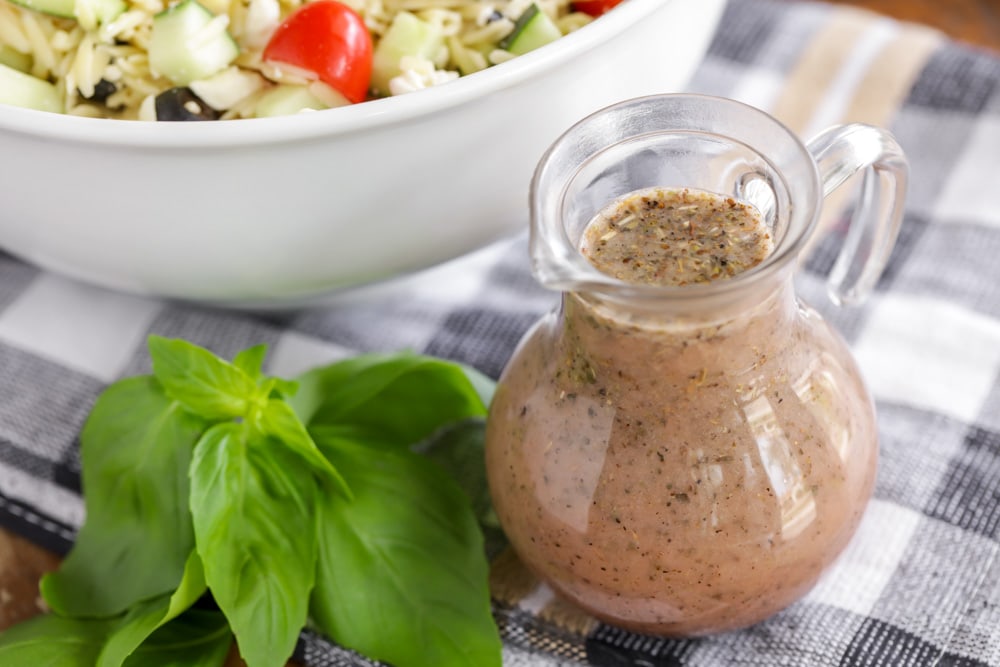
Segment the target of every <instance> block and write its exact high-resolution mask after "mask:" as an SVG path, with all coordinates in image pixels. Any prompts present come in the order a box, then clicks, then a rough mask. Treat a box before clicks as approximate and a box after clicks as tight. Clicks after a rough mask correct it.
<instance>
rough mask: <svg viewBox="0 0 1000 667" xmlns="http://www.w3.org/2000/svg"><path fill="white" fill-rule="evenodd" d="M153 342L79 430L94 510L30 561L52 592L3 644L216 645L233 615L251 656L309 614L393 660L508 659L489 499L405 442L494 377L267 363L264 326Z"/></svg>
mask: <svg viewBox="0 0 1000 667" xmlns="http://www.w3.org/2000/svg"><path fill="white" fill-rule="evenodd" d="M149 349H150V355H151V357H152V361H153V374H152V376H142V377H137V378H130V379H126V380H122V381H120V382H118V383H115V384H114V385H112V386H111V387H109V388H108V389H107V390H106V391H105V392H104V393H103V394H102V395H101V396H100V397H99V398H98V400H97V402H96V404H95V406H94V408H93V410H92V412H91V414H90V416H89V418H88V420H87V423H86V425H85V427H84V429H83V431H82V433H81V437H80V439H81V447H82V461H83V474H82V478H83V489H84V496H85V506H86V510H87V519H86V522H85V524H84V526H83V527H82V529H81V530H80V533H79V535H78V536H77V541H76V544H75V545H74V548H73V550H72V551H71V552H70V554H69V556H68V557H67V558H66V560H65V561H64V562H63V564H62V566H61V567H60V569H59V570H58V571H57V572H55V573H51V574H49V575H47V576H46V577H45V578H44V579H43V581H42V587H41V588H42V593H43V596H44V598H45V600H46V601H47V602H48V604H49V605H50V607H51V608H52V609H53V611H54V612H55V614H54V615H50V616H47V617H41V618H39V619H34V620H32V621H29V622H28V623H25V624H22V625H20V626H16V627H15V628H12V629H11V630H9V631H7V632H5V633H4V634H2V635H0V664H5V665H6V664H11V665H15V664H16V665H22V664H23V665H28V664H60V665H63V664H65V665H67V666H72V665H80V666H81V667H82V666H83V665H86V666H87V667H93V666H94V665H96V666H97V667H122V666H123V665H124V666H125V667H133V665H135V666H138V665H142V666H143V667H161V666H167V665H178V664H185V665H196V666H197V667H216V666H219V665H222V663H223V662H224V660H225V656H226V654H227V652H228V650H229V647H230V644H231V643H232V640H233V636H234V635H235V639H236V642H237V644H238V646H239V649H240V652H241V654H242V657H243V658H244V660H245V661H246V662H247V664H248V665H249V667H282V666H283V665H284V663H285V661H286V660H287V659H288V657H289V656H290V655H291V653H292V651H293V649H294V647H295V644H296V641H297V639H298V636H299V633H300V632H301V630H302V629H303V627H305V626H306V625H307V624H312V625H313V626H314V627H315V628H317V629H318V630H320V631H322V632H324V633H326V634H327V635H329V636H330V637H331V638H332V639H334V640H335V641H338V642H340V643H341V644H343V645H345V646H347V647H350V648H352V649H355V650H357V651H359V652H361V653H363V654H366V655H369V656H371V657H373V658H375V659H378V660H384V661H387V662H390V663H391V664H393V665H395V667H432V666H433V667H450V666H456V667H457V666H460V665H461V666H465V665H477V666H482V667H498V666H499V665H500V641H499V636H498V634H497V629H496V626H495V624H494V622H493V619H492V616H491V614H490V604H489V592H488V589H487V564H486V557H485V553H484V545H483V536H482V532H481V530H480V527H479V525H478V524H477V515H478V516H480V517H483V516H485V515H486V514H488V507H487V508H486V509H485V510H484V506H483V499H482V497H477V498H475V504H476V507H475V511H474V510H473V504H472V500H471V499H470V493H469V492H467V491H463V488H462V487H460V486H459V485H458V484H457V483H456V481H455V480H454V479H453V478H452V477H451V476H449V474H448V473H447V472H446V469H445V468H446V467H447V466H445V467H441V466H439V465H438V464H437V463H435V462H434V461H432V460H431V458H428V457H426V456H423V455H421V454H418V453H415V450H416V449H418V448H420V449H423V450H429V449H434V451H436V452H437V455H438V458H439V459H440V457H441V453H442V452H446V451H448V449H449V448H450V447H451V446H449V448H443V447H436V448H428V446H427V443H428V442H433V441H434V436H439V435H440V434H441V433H442V432H448V431H449V429H454V428H455V427H456V425H462V424H464V423H467V422H468V421H469V420H473V421H475V420H478V421H479V422H480V424H481V421H482V418H483V417H484V416H485V413H486V401H488V395H489V392H490V391H491V390H492V383H491V382H490V381H489V380H488V379H486V378H484V377H482V376H480V375H478V374H476V373H475V372H474V371H470V370H469V369H464V368H462V367H460V366H458V365H456V364H453V363H450V362H445V361H442V360H439V359H433V358H429V357H424V356H421V355H416V354H409V353H404V354H396V355H364V356H360V357H355V358H353V359H348V360H345V361H342V362H339V363H335V364H332V365H329V366H326V367H323V368H319V369H315V370H313V371H310V372H309V373H306V374H305V375H303V376H302V377H300V378H297V379H296V380H295V381H292V380H286V379H281V378H273V377H268V376H266V375H264V373H263V372H262V367H263V362H264V358H265V354H266V347H264V346H256V347H252V348H249V349H248V350H244V351H243V352H240V353H239V354H238V355H236V357H235V358H234V359H233V361H232V362H228V361H225V360H223V359H220V358H219V357H217V356H215V355H214V354H212V353H211V352H209V351H208V350H206V349H204V348H201V347H198V346H196V345H193V344H191V343H189V342H186V341H183V340H176V339H173V340H172V339H165V338H160V337H157V336H151V337H150V339H149ZM467 432H469V433H473V434H475V433H477V432H478V433H481V428H479V429H478V430H476V428H475V427H473V430H471V431H467ZM465 440H469V438H468V436H466V437H465ZM472 440H475V437H473V438H472ZM452 441H453V442H458V441H457V440H454V439H452ZM477 444H478V446H480V447H481V441H479V442H478V443H476V442H470V447H472V448H473V449H475V447H476V445H477ZM457 458H459V459H465V460H463V461H462V462H461V463H460V464H459V467H463V468H468V466H469V462H468V461H469V460H470V459H469V456H468V453H467V452H463V453H460V454H459V455H458V456H457ZM474 459H475V455H474V456H473V460H474ZM479 460H480V461H481V458H480V459H479ZM473 467H475V464H473ZM474 477H475V478H476V479H477V481H478V480H479V479H481V473H480V472H476V474H475V475H474ZM479 491H480V492H481V489H479ZM203 599H204V600H209V602H208V607H207V608H206V607H205V604H203V603H201V602H199V601H203ZM216 609H217V611H216Z"/></svg>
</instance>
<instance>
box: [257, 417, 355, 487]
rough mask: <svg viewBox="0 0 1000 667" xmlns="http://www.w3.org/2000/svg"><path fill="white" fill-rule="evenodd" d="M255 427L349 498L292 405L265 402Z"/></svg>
mask: <svg viewBox="0 0 1000 667" xmlns="http://www.w3.org/2000/svg"><path fill="white" fill-rule="evenodd" d="M259 426H260V429H261V431H262V432H263V433H264V434H265V435H269V436H273V437H275V438H277V439H278V440H281V442H282V443H284V444H285V446H287V447H288V448H290V449H292V450H293V451H295V452H296V453H298V454H299V456H301V457H302V458H303V459H305V460H306V461H307V462H309V464H310V465H311V466H312V467H313V468H314V469H316V471H318V472H320V473H322V476H323V478H324V479H325V480H326V481H328V482H329V483H330V484H332V486H333V488H335V489H337V490H338V491H339V492H341V493H343V494H344V495H345V496H346V497H348V498H350V495H351V491H350V489H349V488H348V486H347V483H346V482H345V481H344V478H343V477H341V476H340V473H339V472H337V469H336V468H334V467H333V465H332V464H331V463H330V462H329V461H328V460H327V459H326V457H325V456H323V454H322V453H320V451H319V449H318V448H317V447H316V443H314V442H313V440H312V436H310V435H309V432H308V431H306V427H305V426H303V425H302V422H301V421H299V417H298V415H296V414H295V411H294V410H293V409H292V406H290V405H289V404H288V403H286V402H285V401H282V400H278V399H273V398H272V399H269V400H268V402H267V405H266V406H265V407H264V409H263V410H262V411H261V413H260V425H259Z"/></svg>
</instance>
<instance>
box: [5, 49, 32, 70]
mask: <svg viewBox="0 0 1000 667" xmlns="http://www.w3.org/2000/svg"><path fill="white" fill-rule="evenodd" d="M0 65H6V66H7V67H12V68H13V69H16V70H17V71H19V72H30V71H31V56H29V55H28V54H27V53H21V52H20V51H15V50H14V49H12V48H10V47H9V46H7V45H5V44H0Z"/></svg>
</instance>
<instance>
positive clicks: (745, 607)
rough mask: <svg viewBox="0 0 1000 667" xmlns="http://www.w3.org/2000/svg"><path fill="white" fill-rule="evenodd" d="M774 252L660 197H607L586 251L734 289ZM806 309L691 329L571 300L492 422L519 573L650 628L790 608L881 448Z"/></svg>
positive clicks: (547, 328)
mask: <svg viewBox="0 0 1000 667" xmlns="http://www.w3.org/2000/svg"><path fill="white" fill-rule="evenodd" d="M773 247H774V244H773V241H772V239H771V232H770V230H769V229H768V227H767V225H766V224H765V223H764V221H763V220H762V218H761V216H760V215H759V214H758V212H757V211H756V209H754V208H753V207H752V206H750V205H748V204H746V203H744V202H739V201H736V200H734V199H732V198H727V197H723V196H719V195H716V194H712V193H708V192H704V191H699V190H691V189H682V190H675V189H665V188H654V189H647V190H640V191H638V192H634V193H631V194H629V195H626V196H624V197H622V198H620V199H618V200H617V201H615V202H613V203H611V204H610V205H609V206H608V207H606V208H605V209H604V210H603V211H601V212H600V213H599V214H598V215H597V216H596V217H595V218H594V219H593V220H592V221H591V223H590V224H589V225H588V226H587V228H586V229H585V231H584V233H583V235H582V239H581V241H580V244H579V249H580V252H581V253H582V254H583V255H584V256H585V257H587V258H588V259H589V260H590V262H591V263H592V264H593V265H594V266H595V267H596V268H598V269H599V270H600V271H602V272H604V273H606V274H608V275H611V276H613V277H615V278H617V279H618V280H620V281H622V282H625V283H633V284H639V283H641V284H655V285H663V286H672V287H683V286H686V285H693V284H704V283H710V282H713V281H723V280H730V279H732V278H734V277H736V276H738V275H740V274H741V273H743V272H746V271H751V270H752V269H753V268H754V267H756V266H757V265H758V264H760V263H761V262H762V261H764V260H765V259H766V258H767V257H768V255H769V254H770V253H771V252H772V251H773ZM802 308H803V307H802V306H800V305H799V304H798V302H797V301H796V300H795V298H794V294H793V293H792V290H791V286H790V284H787V283H782V284H781V285H778V286H774V285H772V286H771V288H769V289H768V290H767V291H766V292H764V293H762V294H756V295H755V298H753V299H750V300H748V301H743V302H740V303H739V304H737V305H734V306H731V307H727V308H724V309H722V310H721V311H720V312H717V313H714V314H713V315H712V316H711V317H707V318H691V319H683V318H669V317H664V316H658V315H656V314H654V315H649V314H637V313H635V312H630V311H628V310H627V309H625V308H623V307H621V306H619V305H616V304H614V303H610V302H605V301H602V300H600V299H599V298H598V297H595V296H593V295H590V294H583V293H567V294H566V295H565V296H564V300H563V307H562V309H561V311H560V312H558V313H554V314H552V315H551V316H550V317H548V318H546V319H544V320H542V321H541V322H540V323H539V324H538V325H537V326H536V327H535V329H534V330H533V331H532V332H531V333H529V334H528V336H526V338H525V340H524V341H523V342H522V344H521V346H520V348H519V349H518V351H517V352H516V353H515V356H514V358H513V359H512V361H511V363H510V364H509V366H508V368H507V369H506V371H505V373H504V375H503V377H502V378H501V381H500V385H499V388H498V390H497V394H496V397H495V399H494V403H493V406H492V408H491V415H490V421H489V423H488V430H487V467H488V470H489V473H490V488H491V492H492V495H493V500H494V503H495V506H496V510H497V513H498V516H499V517H500V519H501V523H502V524H503V526H504V529H505V531H506V532H507V535H508V537H509V539H510V541H511V543H512V545H513V547H514V549H515V550H516V552H517V553H518V555H519V556H520V557H521V558H522V560H523V561H524V562H525V564H526V565H528V566H529V567H530V568H531V569H532V570H533V571H534V572H535V573H536V574H538V575H539V576H540V577H541V578H542V579H543V580H545V581H547V582H548V583H549V584H550V585H551V586H552V587H553V588H554V589H555V590H556V591H557V592H559V593H560V594H562V595H563V596H564V597H566V598H568V599H569V600H571V601H573V602H575V603H576V604H577V605H579V606H581V607H582V608H584V609H585V610H587V611H589V612H590V613H592V614H594V615H596V616H597V617H599V618H601V619H603V620H605V621H607V622H610V623H612V624H615V625H618V626H622V627H626V628H629V629H633V630H636V631H640V632H645V633H653V634H660V635H671V636H687V635H697V634H703V633H707V632H715V631H722V630H728V629H732V628H738V627H742V626H746V625H749V624H751V623H754V622H756V621H759V620H761V619H763V618H766V617H767V616H769V615H771V614H773V613H775V612H776V611H778V610H780V609H781V608H783V607H785V606H787V605H788V604H790V603H791V602H793V601H794V600H796V599H798V598H799V597H801V596H802V595H803V594H804V593H805V592H806V591H807V590H808V589H809V588H810V587H811V586H812V585H813V584H814V583H815V581H816V579H817V578H818V577H819V575H820V573H821V572H822V571H823V570H824V568H826V567H827V566H828V565H829V563H830V562H831V561H832V559H833V558H834V557H835V556H836V554H838V553H839V552H840V551H841V549H842V548H843V547H844V545H845V544H846V542H847V540H848V539H849V537H850V535H851V534H852V533H853V532H854V530H855V528H856V526H857V524H858V521H859V520H860V517H861V514H862V511H863V509H864V507H865V504H866V501H867V499H868V497H869V495H870V493H871V489H872V485H873V482H874V470H875V465H874V457H875V451H876V448H875V447H874V446H873V443H874V442H875V433H874V427H873V423H874V420H873V415H872V406H871V405H870V402H869V401H868V400H867V394H866V393H865V391H864V389H863V387H862V386H861V381H860V379H859V377H858V376H857V374H856V373H855V372H854V370H853V366H852V365H850V364H847V363H844V360H845V359H847V358H848V351H847V350H846V348H845V347H844V346H843V344H842V343H841V342H840V340H839V338H837V337H836V336H835V335H834V334H833V333H832V332H831V331H830V330H829V329H828V328H827V327H826V326H825V325H823V326H816V323H815V322H809V325H808V326H803V325H801V324H800V318H801V317H802V315H803V310H802ZM817 348H818V349H824V350H828V351H827V352H825V353H824V354H816V353H815V350H816V349H817ZM855 443H865V444H864V445H862V444H855ZM853 447H858V448H859V451H860V452H862V453H863V455H861V456H857V455H854V454H853V452H852V448H853Z"/></svg>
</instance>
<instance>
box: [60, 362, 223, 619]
mask: <svg viewBox="0 0 1000 667" xmlns="http://www.w3.org/2000/svg"><path fill="white" fill-rule="evenodd" d="M203 429H204V423H203V422H202V421H201V420H199V419H197V418H196V417H194V416H192V415H190V414H189V413H187V412H186V411H184V410H183V409H182V408H181V406H180V405H179V404H178V403H176V402H175V401H171V400H170V399H169V398H168V397H167V396H166V395H165V394H164V392H163V390H162V388H161V387H160V386H159V385H158V384H157V383H156V382H155V381H154V380H153V379H152V378H151V377H149V376H141V377H134V378H130V379H127V380H122V381H120V382H117V383H115V384H113V385H112V386H111V387H109V388H108V389H107V390H105V391H104V393H103V394H101V396H100V397H99V398H98V399H97V402H96V404H95V405H94V408H93V411H92V412H91V413H90V416H89V418H88V419H87V422H86V424H85V425H84V428H83V432H82V433H81V436H80V440H81V447H82V452H81V456H82V459H83V488H84V491H85V495H84V498H85V504H86V510H87V518H86V522H85V523H84V525H83V527H82V528H81V530H80V532H79V534H78V535H77V539H76V543H75V545H74V546H73V550H72V551H71V552H70V554H69V556H68V557H67V558H66V560H64V561H63V563H62V565H61V567H60V568H59V570H58V571H56V572H54V573H51V574H48V575H46V576H45V577H44V578H43V579H42V583H41V590H42V595H43V597H44V598H45V600H46V602H47V603H48V604H49V606H50V607H51V608H52V609H53V610H54V611H56V612H57V613H59V614H61V615H63V616H74V617H83V616H113V615H116V614H119V613H121V612H123V611H125V610H126V609H127V608H128V607H130V606H132V605H133V604H135V603H136V602H137V601H139V600H144V599H146V598H150V597H154V596H157V595H162V594H164V593H167V592H170V591H172V590H173V589H175V588H176V587H177V582H178V581H180V579H181V575H182V573H183V571H184V563H185V561H186V560H187V557H188V554H190V553H191V550H192V549H193V548H194V534H193V532H192V528H191V514H190V512H189V510H188V488H189V484H188V467H189V462H190V459H191V452H192V450H193V448H194V444H195V442H196V441H197V440H198V437H199V436H200V435H201V432H202V430H203ZM154 527H155V529H151V528H154Z"/></svg>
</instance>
